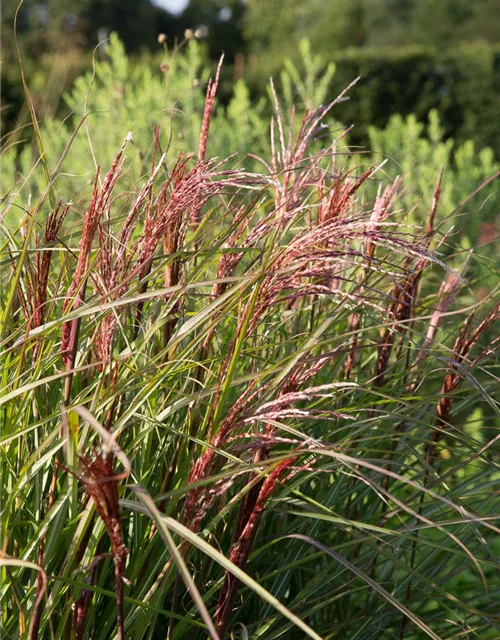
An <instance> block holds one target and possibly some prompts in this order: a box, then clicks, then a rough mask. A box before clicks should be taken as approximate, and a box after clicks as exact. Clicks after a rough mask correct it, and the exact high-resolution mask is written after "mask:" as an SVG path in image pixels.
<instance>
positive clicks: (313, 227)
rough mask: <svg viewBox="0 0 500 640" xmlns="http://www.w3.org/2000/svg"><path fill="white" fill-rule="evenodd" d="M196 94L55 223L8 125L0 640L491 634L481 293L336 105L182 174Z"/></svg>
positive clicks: (49, 191)
mask: <svg viewBox="0 0 500 640" xmlns="http://www.w3.org/2000/svg"><path fill="white" fill-rule="evenodd" d="M217 84H218V76H217V77H216V78H215V79H214V80H213V81H211V82H210V83H209V86H208V90H207V97H206V102H205V107H204V110H203V113H202V117H201V127H200V134H199V144H198V147H197V149H196V148H194V149H193V152H194V153H192V154H182V153H181V154H179V155H175V154H174V153H173V152H172V151H171V150H169V149H168V148H167V149H164V148H163V147H162V144H161V138H160V133H159V132H158V131H156V132H155V133H153V132H152V141H151V148H152V152H151V154H150V157H149V158H148V166H149V168H148V170H147V173H146V175H144V176H143V177H142V178H141V179H140V181H139V183H138V184H137V185H135V186H134V188H132V189H130V187H129V180H128V177H129V176H128V175H127V169H128V166H129V162H130V154H131V153H133V141H132V136H130V135H128V136H127V137H126V138H125V139H124V141H123V142H122V143H121V146H119V148H117V150H116V155H115V158H114V160H112V161H111V162H110V163H109V164H107V165H106V166H102V167H99V168H98V169H97V171H96V172H95V175H94V177H93V180H92V185H91V188H90V191H89V192H88V193H84V194H83V195H81V196H79V197H78V199H75V201H74V202H71V201H69V199H68V198H66V199H65V200H60V199H59V198H58V190H57V184H58V183H57V176H58V173H59V171H60V167H61V165H62V161H63V156H62V157H61V159H60V161H59V162H58V163H57V164H56V165H55V166H50V165H49V164H48V163H47V161H46V157H45V156H44V152H43V150H44V144H46V142H47V141H46V140H44V139H43V137H42V136H41V135H40V131H39V129H38V127H36V126H35V131H36V136H37V140H38V144H39V148H40V152H41V162H40V167H41V168H42V169H44V173H45V176H46V181H47V182H46V187H45V189H44V190H43V192H42V193H41V194H40V196H39V197H37V198H36V199H34V200H32V201H30V200H29V198H26V200H25V205H24V207H21V206H20V205H19V197H18V196H17V195H16V194H13V195H12V197H7V198H6V199H5V200H4V202H3V204H2V214H3V216H4V219H7V217H8V216H9V215H10V213H11V210H12V208H13V207H18V211H19V210H21V215H20V222H19V224H18V225H17V226H16V225H14V226H12V224H4V225H3V239H2V277H3V280H2V285H3V293H2V312H1V318H0V320H1V332H2V333H1V336H2V337H1V340H2V341H1V344H0V349H1V351H0V354H1V359H2V378H1V380H2V389H3V390H2V397H1V400H0V409H1V420H2V434H1V445H2V450H1V473H2V483H1V497H2V511H1V517H2V521H1V522H2V552H1V557H0V565H1V571H2V584H1V599H2V612H1V618H0V621H1V622H0V624H1V627H0V628H1V632H2V637H5V638H25V637H28V638H31V639H35V638H54V639H59V638H82V639H83V638H97V639H99V640H104V639H107V638H120V639H121V638H134V639H142V638H144V639H146V638H151V639H156V638H169V639H172V640H173V639H194V638H200V639H201V638H207V637H210V638H220V639H222V638H266V639H273V638H292V639H293V638H297V639H298V638H306V637H309V638H315V639H316V640H318V639H319V638H324V639H327V638H328V639H330V638H340V637H342V638H350V639H353V640H354V639H361V638H405V639H407V640H410V639H417V638H425V637H430V638H434V639H435V640H436V639H439V638H446V639H451V638H462V637H463V638H497V637H498V634H499V631H500V616H499V612H498V604H497V603H498V601H499V597H500V582H499V575H500V572H499V570H500V563H499V554H500V543H499V540H500V537H499V533H500V522H499V519H500V508H499V496H498V486H499V480H500V470H499V464H498V462H499V461H498V454H499V446H498V438H499V436H498V426H499V420H498V412H499V408H498V377H497V373H498V369H497V353H496V349H497V346H498V337H497V336H498V318H499V316H500V303H499V296H498V288H493V289H492V290H491V291H489V292H487V294H483V295H482V297H481V299H479V300H478V299H477V298H475V297H474V291H475V290H476V289H477V286H478V283H477V282H475V281H474V280H473V279H471V278H470V277H469V275H468V274H469V272H468V270H467V264H468V261H470V253H467V254H463V253H460V252H457V253H455V254H452V255H451V256H450V257H449V258H448V259H447V262H446V263H445V262H444V261H443V259H442V255H441V254H442V253H443V252H444V249H445V248H448V245H449V243H450V237H449V236H447V235H446V234H444V235H443V233H442V226H441V224H440V221H439V196H440V190H441V183H440V181H439V180H438V181H437V183H436V185H435V190H434V198H433V200H432V203H431V205H430V207H429V210H428V212H427V220H426V222H425V224H424V225H423V226H415V225H414V224H413V223H410V222H412V218H411V217H410V213H411V212H409V211H408V210H406V209H405V208H402V206H401V196H402V194H404V188H405V186H404V177H403V179H401V178H397V179H396V180H394V181H388V180H385V181H384V180H383V173H382V172H381V170H380V167H379V166H375V165H373V166H367V167H365V168H364V170H363V171H354V170H352V168H350V167H351V166H352V165H351V158H350V156H349V155H348V154H346V153H345V150H344V151H343V146H344V144H343V140H342V135H343V134H339V135H338V136H337V137H334V138H333V139H330V141H327V142H326V143H325V136H324V133H325V130H324V128H323V127H322V123H323V121H324V119H325V118H326V117H327V116H328V114H330V112H332V111H333V112H334V110H335V102H333V103H331V104H328V105H327V106H324V107H320V108H318V109H311V110H310V111H308V112H307V113H306V114H305V116H304V117H303V118H302V119H301V121H298V122H296V123H294V114H293V110H292V111H291V112H289V113H288V112H285V111H284V110H283V109H282V108H281V107H280V103H279V99H278V97H276V94H275V93H274V94H273V102H274V109H275V113H274V116H273V118H272V120H271V122H270V142H269V148H270V150H271V151H270V153H269V155H267V156H266V157H261V158H257V161H258V162H259V165H260V167H261V169H260V170H259V171H252V172H249V171H245V170H244V169H242V168H237V169H235V168H234V164H232V163H231V162H230V161H229V160H231V159H224V158H222V157H220V158H218V159H214V158H211V157H210V156H208V155H207V141H208V139H209V128H210V124H211V119H212V114H213V108H214V101H215V94H216V89H217ZM341 97H342V96H340V98H341ZM28 98H29V96H28ZM33 117H34V118H35V114H34V112H33ZM34 124H35V125H36V120H34ZM213 124H214V122H212V125H213ZM318 136H319V137H321V140H322V146H321V145H320V146H319V147H318V141H317V138H318ZM69 142H71V140H70V141H69ZM68 148H69V146H68ZM318 149H319V150H318ZM63 155H64V154H63ZM243 164H244V163H243V162H241V163H239V164H238V166H243ZM231 167H233V168H231ZM90 169H91V167H89V170H90ZM124 178H126V179H125V180H124ZM26 184H28V186H29V178H28V181H27V183H26ZM124 185H126V188H125V187H124ZM374 185H377V187H376V188H375V192H376V197H375V198H372V197H371V196H370V197H368V196H369V194H371V193H372V192H373V189H374ZM448 253H449V251H448Z"/></svg>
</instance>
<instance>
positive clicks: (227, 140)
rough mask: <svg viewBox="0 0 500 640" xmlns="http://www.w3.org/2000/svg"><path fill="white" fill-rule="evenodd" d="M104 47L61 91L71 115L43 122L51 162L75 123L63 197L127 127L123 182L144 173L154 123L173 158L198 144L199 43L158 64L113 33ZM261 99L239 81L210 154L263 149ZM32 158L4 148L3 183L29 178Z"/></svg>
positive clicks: (104, 160) (38, 180)
mask: <svg viewBox="0 0 500 640" xmlns="http://www.w3.org/2000/svg"><path fill="white" fill-rule="evenodd" d="M107 53H108V59H107V60H105V61H98V62H96V65H95V70H94V72H92V71H89V72H87V73H86V74H84V75H82V76H80V77H79V78H78V79H77V80H76V81H75V83H74V87H73V89H72V90H71V91H70V92H68V93H66V94H65V95H64V102H65V105H66V107H67V108H68V109H69V110H70V111H71V112H72V117H71V118H69V119H67V120H64V121H61V119H59V118H47V119H46V120H45V122H44V124H43V127H42V138H43V142H44V145H45V155H46V159H47V162H48V165H49V167H52V168H53V167H54V166H55V165H56V163H57V161H58V160H59V158H60V157H61V154H62V153H63V150H64V148H65V145H66V144H67V141H68V140H69V138H70V137H71V135H72V133H73V132H75V131H76V129H77V127H78V125H81V126H80V128H79V129H78V131H77V132H76V135H75V138H74V140H73V142H72V145H71V148H70V149H69V152H68V154H67V156H66V158H65V159H64V163H63V167H62V171H61V174H60V175H59V176H58V179H57V183H56V191H57V192H58V195H59V196H60V197H62V198H63V199H64V200H70V199H74V197H75V195H76V194H78V193H80V192H82V191H86V190H87V188H88V182H89V180H92V179H93V177H92V176H93V175H94V170H95V166H96V165H100V166H105V167H107V166H110V164H111V163H112V161H113V158H114V154H115V151H116V148H119V147H120V145H121V143H122V141H123V139H124V138H125V136H126V135H127V133H128V132H129V131H132V133H133V137H134V142H135V157H130V158H129V160H130V161H129V163H128V164H129V168H128V175H127V176H125V177H124V180H123V181H122V183H123V185H124V186H127V185H128V186H129V187H130V186H131V185H133V184H135V183H136V181H137V180H138V178H139V177H140V176H141V175H143V174H144V173H146V172H147V171H148V169H149V164H148V163H149V162H150V150H151V144H152V143H151V141H152V134H153V129H154V127H155V126H157V125H159V126H160V127H161V131H162V135H161V144H162V148H163V149H167V148H168V150H169V154H170V155H171V156H176V155H177V154H178V153H181V152H183V153H192V152H194V151H196V149H197V144H198V139H199V134H200V128H201V120H202V114H203V104H204V101H205V88H206V83H207V80H208V77H209V75H210V70H209V68H208V66H207V65H206V64H205V62H204V57H203V56H202V52H201V50H200V45H199V44H198V43H197V42H195V41H190V42H189V43H188V46H187V47H186V49H185V51H184V52H183V53H182V54H180V53H175V54H173V53H166V54H165V57H164V59H163V60H162V61H161V63H160V62H159V61H158V60H157V59H156V58H151V57H150V56H143V57H142V58H140V59H139V60H135V61H133V60H129V59H128V57H127V55H126V54H125V50H124V47H123V45H122V43H121V42H120V40H119V39H118V38H117V36H116V35H114V34H112V35H111V39H110V44H109V47H108V51H107ZM264 101H265V100H264V99H261V100H260V101H258V102H257V103H256V104H254V103H252V102H251V101H250V95H249V91H248V88H247V86H246V85H245V83H244V82H243V81H240V82H237V83H236V84H235V86H234V91H233V95H232V97H231V99H230V101H229V104H228V105H227V108H226V109H225V110H223V109H220V110H219V111H218V112H217V113H216V115H215V117H214V118H213V121H212V125H211V128H212V132H211V136H210V138H209V149H208V153H209V154H211V155H213V156H218V157H220V158H223V157H225V156H227V155H229V154H230V153H231V152H232V151H234V149H235V148H236V149H239V151H240V152H242V154H246V153H248V152H250V151H256V150H257V151H258V150H259V149H262V147H263V145H264V144H267V128H266V125H265V123H264V120H263V119H262V118H261V117H260V113H261V111H262V108H263V103H264ZM129 155H132V153H129ZM36 157H37V153H35V155H34V152H33V148H32V147H30V146H29V145H27V146H25V147H24V149H23V150H22V152H21V153H20V155H19V156H18V157H16V148H14V147H13V148H11V150H10V152H8V153H7V154H4V157H3V171H4V175H5V180H4V181H3V185H2V188H3V189H4V190H5V189H7V187H9V188H11V187H12V185H13V184H14V183H15V182H16V180H17V181H19V180H22V179H23V178H24V177H25V176H27V175H28V174H29V172H30V169H31V167H32V166H33V163H34V161H35V158H36ZM16 167H17V170H18V175H17V178H16V177H15V172H16ZM30 186H31V189H32V190H34V191H36V192H38V193H40V192H41V191H42V190H43V189H44V188H45V185H44V183H43V182H42V176H41V174H40V173H39V172H37V173H36V175H34V176H33V177H32V178H31V179H30Z"/></svg>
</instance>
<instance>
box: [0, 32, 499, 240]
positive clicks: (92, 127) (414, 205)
mask: <svg viewBox="0 0 500 640" xmlns="http://www.w3.org/2000/svg"><path fill="white" fill-rule="evenodd" d="M299 52H300V57H301V63H300V65H299V64H295V63H294V62H293V61H292V60H287V61H285V64H284V68H283V69H282V71H281V74H280V82H279V83H278V84H277V87H276V88H277V91H278V93H279V94H280V96H281V97H280V99H281V103H282V110H283V115H284V118H285V121H286V120H287V117H288V116H287V114H288V113H289V112H290V110H291V107H292V104H295V105H297V114H296V117H295V122H294V125H293V127H292V128H295V129H298V127H299V126H300V121H301V118H302V115H303V114H304V113H305V111H306V109H311V108H313V107H315V106H317V105H318V104H321V103H325V102H326V101H327V100H328V99H329V94H331V92H332V86H331V85H332V81H334V83H335V85H336V86H337V87H338V88H344V87H345V86H346V85H347V84H348V83H349V82H350V81H352V79H353V77H354V76H355V75H356V73H357V72H359V71H360V69H355V68H352V69H351V71H352V73H351V75H350V76H349V77H348V78H347V77H345V74H346V66H344V65H343V63H341V62H339V63H338V64H337V66H336V67H335V65H334V64H333V63H331V62H328V61H327V60H325V59H324V58H323V57H321V56H320V55H318V54H314V53H313V52H312V50H311V46H310V44H309V43H308V42H307V41H302V42H301V43H300V47H299ZM108 57H109V59H108V60H106V61H100V62H97V63H96V66H95V73H92V72H88V73H86V74H85V75H83V76H81V77H79V78H78V79H77V80H76V82H75V85H74V88H73V90H72V91H71V92H69V93H67V94H66V95H65V96H64V101H65V104H66V107H67V108H68V109H70V110H71V111H72V112H73V114H74V115H73V117H72V118H69V119H68V120H66V121H61V120H60V119H58V118H49V119H47V120H46V121H45V122H44V125H43V127H42V138H43V141H44V144H45V154H46V157H47V161H48V166H49V168H51V169H53V168H54V167H55V166H56V164H57V161H58V160H59V158H60V157H61V154H62V153H63V150H64V147H65V145H66V143H67V141H68V139H69V138H70V136H71V134H72V133H73V131H75V130H76V128H77V125H78V123H81V122H83V124H82V125H81V127H80V129H79V130H78V132H77V133H76V135H75V138H74V140H73V143H72V146H71V148H70V150H69V152H68V154H67V156H66V158H65V160H64V162H63V165H62V170H61V172H60V175H59V176H58V178H57V181H56V194H57V196H58V197H60V198H62V199H63V200H65V201H69V200H73V201H74V200H75V198H78V194H79V193H83V192H87V191H88V187H89V181H91V180H92V179H93V175H94V170H95V166H96V165H100V166H103V167H108V166H110V165H111V163H112V161H113V157H114V153H115V150H116V149H117V148H119V146H120V144H121V143H122V141H123V139H124V138H125V136H126V135H127V133H128V132H129V131H132V132H133V136H134V142H135V145H134V146H133V147H130V150H129V153H128V156H129V161H128V170H127V171H128V173H127V174H125V175H124V176H123V178H122V180H121V185H122V187H123V189H124V191H125V192H126V191H127V190H130V189H132V188H133V186H134V185H135V184H136V182H137V180H138V179H139V178H140V177H141V176H142V175H144V174H146V173H147V172H148V170H149V166H150V162H151V153H150V152H151V140H152V132H153V128H154V127H155V126H157V125H160V126H161V131H162V134H161V146H162V149H163V150H166V149H168V151H169V155H170V157H176V156H177V155H178V154H179V153H185V154H189V153H196V150H197V144H198V138H199V132H200V128H201V116H202V113H203V104H204V96H205V87H206V83H207V80H208V77H209V75H210V70H209V68H208V66H207V64H206V62H205V58H204V56H203V52H202V50H201V48H200V45H199V43H197V42H195V41H190V42H189V43H188V46H187V47H186V49H185V50H184V51H183V52H177V53H170V52H166V53H165V56H164V59H163V60H161V61H160V60H159V59H156V58H151V57H150V56H143V57H142V58H140V59H138V60H137V59H136V60H135V61H132V60H129V59H128V58H127V56H126V54H125V51H124V48H123V45H122V44H121V42H120V41H119V40H118V38H117V37H116V36H115V35H112V37H111V42H110V46H109V49H108ZM353 60H354V59H353ZM356 60H358V62H359V59H356ZM365 60H366V61H367V62H366V64H367V65H368V66H369V65H371V64H372V63H373V61H374V59H370V58H369V57H367V58H365ZM379 62H380V61H378V62H377V64H378V63H379ZM409 63H410V58H408V59H405V64H409ZM353 64H354V63H353ZM380 64H381V63H380ZM403 67H404V65H403V66H399V67H398V65H397V64H394V67H391V66H390V65H389V67H388V71H387V73H388V78H390V77H391V74H392V73H393V71H394V69H399V71H400V72H402V69H403ZM339 69H341V70H342V72H341V74H340V78H341V79H340V80H339V77H338V73H339ZM334 74H336V75H335V76H334ZM342 74H344V75H342ZM342 78H343V79H342ZM375 79H376V80H375V81H374V82H375V85H378V83H379V80H380V79H378V80H377V78H376V76H375ZM380 82H381V80H380ZM373 86H374V85H373V84H372V85H371V84H370V82H365V83H364V84H362V86H361V88H360V89H358V88H357V87H356V88H354V89H353V90H352V91H351V96H353V98H352V99H351V100H349V101H347V102H340V103H339V104H338V105H337V106H336V107H335V109H334V110H333V115H332V116H331V121H330V122H331V126H330V130H329V131H328V130H325V135H330V136H332V137H334V136H335V135H336V133H337V132H338V123H336V122H334V121H332V119H333V117H335V118H338V117H339V115H340V114H341V113H342V112H343V114H344V122H347V123H350V122H351V121H354V122H355V123H356V126H357V119H358V117H359V119H361V121H363V117H365V118H368V115H369V110H370V108H371V107H370V105H371V104H372V98H370V97H369V94H368V93H367V91H372V90H374V89H373ZM397 86H398V84H397V83H395V84H394V85H391V84H390V82H388V83H387V87H386V88H387V90H388V91H390V90H393V91H394V92H395V93H397V91H396V88H397ZM391 87H392V89H391ZM411 90H412V89H411V87H410V93H411ZM398 95H400V94H398ZM429 95H430V94H428V97H429ZM383 99H384V98H383V96H382V97H380V96H379V97H378V98H377V99H376V98H373V103H374V106H373V108H374V109H377V108H379V107H380V106H381V104H382V102H383ZM430 105H431V102H430V100H429V101H428V102H425V96H421V100H420V103H419V105H417V104H416V105H415V107H416V108H417V107H418V108H420V112H419V111H418V108H417V109H416V113H415V114H411V115H408V116H407V117H403V116H402V115H395V116H392V117H391V118H389V119H388V122H387V123H386V126H384V127H381V126H377V118H376V117H374V118H373V123H371V121H370V120H367V121H365V125H366V133H367V136H368V148H369V149H370V150H371V151H370V154H368V155H364V154H363V155H361V156H357V155H356V154H355V155H354V157H353V158H351V159H346V157H345V156H341V157H340V159H339V163H346V164H349V165H350V166H352V165H353V164H354V165H360V164H363V165H366V164H370V163H375V164H379V163H380V162H381V161H382V160H383V159H385V158H387V159H388V163H387V164H386V165H385V167H384V171H385V172H387V173H388V174H389V175H390V177H391V178H393V177H394V176H395V175H398V174H405V178H406V179H405V185H406V190H405V194H404V196H403V199H404V203H403V204H404V207H405V208H406V209H407V210H412V211H414V212H415V213H416V214H417V219H418V220H421V219H422V218H423V217H426V216H427V215H428V212H429V210H430V207H431V201H432V194H433V191H434V188H435V185H436V183H437V180H438V177H439V173H440V171H441V168H443V167H444V168H445V175H444V181H443V186H442V195H441V202H440V216H441V217H442V218H444V217H446V216H452V214H454V212H455V209H456V208H457V206H458V205H459V203H460V202H461V201H463V200H464V199H465V198H467V196H468V195H469V194H470V193H471V192H472V191H473V190H474V189H476V188H477V187H478V185H480V184H481V183H482V182H483V181H484V180H486V179H487V178H489V177H490V176H491V175H492V174H493V173H494V172H495V171H497V170H498V169H499V165H498V164H497V163H496V162H495V160H494V154H493V151H492V150H491V149H490V148H487V147H485V148H483V149H481V148H480V147H479V146H478V145H477V143H475V142H474V141H472V140H468V141H465V142H461V141H458V142H457V144H455V143H454V141H453V139H451V138H449V137H448V136H447V133H448V132H447V129H446V112H445V115H444V116H442V115H438V112H437V111H436V110H433V109H430V110H429V109H427V110H425V109H424V106H426V107H428V106H430ZM400 107H401V110H402V111H403V112H404V104H403V102H402V103H401V105H400ZM273 108H274V106H273V97H272V96H271V95H268V96H267V97H264V96H262V97H261V98H260V100H258V101H257V102H255V101H252V100H251V98H250V93H249V88H248V86H247V84H246V83H245V82H244V81H243V80H239V81H237V82H236V83H235V84H234V87H233V93H232V97H231V98H230V100H229V102H228V104H227V106H223V105H219V106H218V108H217V109H216V111H215V115H214V117H213V119H212V123H211V131H210V136H209V147H208V150H207V153H208V155H211V156H217V157H219V158H221V159H222V158H224V157H227V156H229V155H230V154H231V153H232V152H233V151H234V150H235V149H237V150H238V151H239V154H238V156H237V157H235V159H234V161H233V162H234V163H236V164H238V165H240V166H242V165H244V166H245V167H247V168H251V169H255V168H256V167H257V168H258V162H257V161H256V160H254V159H253V158H249V157H248V155H247V154H249V153H250V154H252V156H253V155H256V156H263V157H267V158H268V157H269V133H268V130H267V125H266V119H265V117H264V111H266V112H268V111H270V110H272V109H273ZM364 108H366V112H364V116H363V109H364ZM427 121H428V122H427ZM424 122H427V124H424ZM288 124H289V123H287V126H288ZM494 124H495V123H494V122H492V123H491V125H492V126H493V125H494ZM464 126H465V124H464ZM354 131H355V130H354ZM354 131H353V132H352V133H351V134H349V143H353V142H356V136H355V133H354ZM37 157H38V156H37V155H36V154H35V155H34V154H33V149H32V148H31V147H29V146H26V147H25V148H24V149H23V150H22V152H21V154H20V156H19V157H18V158H16V155H15V148H14V147H13V148H11V150H10V151H9V152H7V153H6V154H4V156H3V160H2V170H3V176H4V179H3V181H2V187H3V190H5V191H7V190H9V191H13V192H15V191H16V188H15V186H13V185H15V184H16V181H17V184H18V185H19V183H20V181H21V180H23V179H24V177H25V176H28V175H29V174H30V170H31V168H32V167H33V163H34V161H35V160H36V158H37ZM256 162H257V164H256ZM16 167H17V177H16V175H15V174H16ZM379 176H381V177H382V179H383V176H382V174H379ZM29 183H30V189H31V191H32V195H33V196H36V193H35V192H38V193H40V192H42V191H43V189H44V188H45V184H44V183H43V179H42V175H41V172H35V173H34V174H33V176H32V177H31V178H30V181H29ZM377 186H378V185H377V184H376V183H374V185H373V190H372V191H373V193H372V195H373V197H375V192H376V188H377ZM496 191H497V186H496V184H495V183H494V182H493V183H491V184H490V185H489V186H488V187H487V188H486V189H484V190H481V191H480V192H479V193H478V194H477V196H476V197H474V198H472V199H471V200H469V201H468V202H467V205H466V207H465V208H463V209H461V210H460V212H459V213H460V215H459V216H457V217H456V220H455V221H454V223H455V224H456V228H457V229H458V231H459V232H460V242H461V243H462V246H463V247H464V248H467V247H469V246H473V245H476V244H477V243H478V242H481V241H482V239H484V237H485V233H486V231H485V230H489V231H488V233H489V235H490V236H491V235H492V234H494V233H495V229H496V228H497V225H498V203H499V198H498V195H497V193H496ZM18 204H20V205H21V207H24V206H27V203H22V202H20V203H18ZM419 212H421V214H422V215H421V216H420V214H419ZM468 213H469V215H466V214H468ZM448 226H449V225H448ZM486 235H487V234H486Z"/></svg>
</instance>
